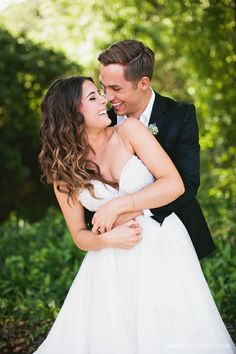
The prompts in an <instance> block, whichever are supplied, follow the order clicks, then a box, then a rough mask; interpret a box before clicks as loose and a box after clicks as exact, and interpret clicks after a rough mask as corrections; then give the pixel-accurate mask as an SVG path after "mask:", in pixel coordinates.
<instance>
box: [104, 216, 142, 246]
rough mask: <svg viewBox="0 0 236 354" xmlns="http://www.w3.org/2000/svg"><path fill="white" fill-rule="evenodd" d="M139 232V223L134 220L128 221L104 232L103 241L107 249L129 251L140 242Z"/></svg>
mask: <svg viewBox="0 0 236 354" xmlns="http://www.w3.org/2000/svg"><path fill="white" fill-rule="evenodd" d="M141 232H142V230H141V227H140V225H139V223H138V222H137V221H136V220H129V221H127V222H125V223H124V224H122V225H119V226H116V227H114V229H112V230H111V231H108V232H105V234H104V239H105V240H106V242H107V244H108V245H109V247H115V248H122V249H126V250H129V249H131V248H133V247H134V246H136V245H137V244H138V243H139V242H140V241H141V239H142V236H141Z"/></svg>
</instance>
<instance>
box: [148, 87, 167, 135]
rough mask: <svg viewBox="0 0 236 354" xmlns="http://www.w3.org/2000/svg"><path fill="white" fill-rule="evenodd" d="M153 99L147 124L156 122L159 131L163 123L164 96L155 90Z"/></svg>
mask: <svg viewBox="0 0 236 354" xmlns="http://www.w3.org/2000/svg"><path fill="white" fill-rule="evenodd" d="M155 96H156V97H155V101H154V103H153V107H152V113H151V117H150V121H149V124H153V123H156V125H157V127H158V129H159V131H160V128H161V125H162V123H163V120H164V117H165V114H164V113H165V111H166V98H165V97H163V96H161V95H159V94H158V93H156V92H155Z"/></svg>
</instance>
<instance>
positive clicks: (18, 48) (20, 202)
mask: <svg viewBox="0 0 236 354" xmlns="http://www.w3.org/2000/svg"><path fill="white" fill-rule="evenodd" d="M0 47H1V51H0V91H1V96H0V135H1V140H0V161H1V170H0V179H1V181H2V188H1V195H0V205H1V217H0V219H2V220H3V219H4V218H5V217H6V216H7V215H8V213H9V212H10V211H11V210H17V211H18V212H19V214H20V215H22V216H24V217H28V218H30V219H31V220H34V219H37V218H38V217H39V216H42V210H46V205H48V204H49V203H50V202H51V203H52V196H51V197H50V195H49V191H48V189H46V188H45V187H44V186H43V185H42V184H41V183H40V171H39V167H38V162H37V155H38V152H39V147H40V141H39V134H38V130H39V122H40V120H39V117H40V114H39V106H40V101H41V98H42V96H43V93H44V90H45V89H46V88H47V87H48V86H49V84H50V82H51V81H52V80H53V79H54V78H55V77H58V76H63V75H65V74H66V73H69V72H70V73H71V74H72V73H73V72H77V73H78V72H79V71H80V70H79V69H80V67H79V66H78V65H77V64H74V63H72V62H70V61H68V60H67V59H66V58H65V56H64V55H63V54H62V53H59V52H55V51H53V50H50V49H46V48H44V47H43V46H42V45H41V46H40V45H35V44H34V43H32V42H31V41H29V40H28V39H26V37H25V36H24V35H19V36H18V37H17V38H15V37H13V36H12V35H11V34H10V33H9V32H7V31H5V30H0ZM32 205H33V206H34V208H33V209H32ZM42 206H43V208H42Z"/></svg>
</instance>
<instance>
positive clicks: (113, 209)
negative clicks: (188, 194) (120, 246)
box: [92, 118, 184, 231]
mask: <svg viewBox="0 0 236 354" xmlns="http://www.w3.org/2000/svg"><path fill="white" fill-rule="evenodd" d="M117 133H118V134H119V135H120V137H121V139H122V140H123V141H124V143H125V144H126V145H127V148H129V149H130V150H131V151H133V153H134V154H136V155H137V156H138V157H139V158H140V159H141V160H142V161H143V163H144V164H145V165H146V166H147V168H148V169H149V170H150V172H151V173H152V174H153V175H154V177H155V178H156V181H155V182H154V183H152V184H150V185H149V186H147V187H145V188H143V189H141V190H139V191H137V192H135V193H131V194H127V195H125V196H120V197H117V198H115V199H113V200H111V201H110V202H108V203H106V204H105V205H104V206H102V207H101V208H100V209H99V211H98V212H97V213H96V214H95V215H94V217H93V220H92V222H93V225H94V227H93V231H95V230H96V229H97V227H99V226H100V227H102V228H106V229H107V230H110V229H111V228H112V225H113V224H114V222H115V220H116V218H117V216H118V215H120V214H122V213H126V212H130V211H140V210H144V209H151V208H158V207H161V206H163V205H166V204H168V203H170V202H172V201H173V200H175V199H176V198H178V197H179V196H180V195H181V194H183V193H184V184H183V181H182V179H181V177H180V175H179V173H178V171H177V169H176V167H175V166H174V164H173V162H172V161H171V159H170V158H169V156H168V155H167V153H166V152H165V151H164V149H163V148H162V147H161V145H160V144H159V143H158V142H157V141H156V139H155V138H154V136H153V135H152V134H151V132H150V131H149V130H148V129H147V128H146V127H144V125H143V124H142V123H140V122H139V121H138V120H137V119H133V118H129V119H126V120H125V121H124V122H123V123H122V124H121V125H120V126H119V128H118V131H117ZM154 156H155V158H153V157H154Z"/></svg>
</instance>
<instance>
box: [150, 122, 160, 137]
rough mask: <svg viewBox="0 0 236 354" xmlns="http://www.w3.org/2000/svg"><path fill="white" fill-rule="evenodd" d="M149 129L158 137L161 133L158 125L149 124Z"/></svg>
mask: <svg viewBox="0 0 236 354" xmlns="http://www.w3.org/2000/svg"><path fill="white" fill-rule="evenodd" d="M148 129H149V130H150V132H151V133H152V134H153V135H157V133H158V132H159V129H158V126H157V125H156V123H153V124H149V126H148Z"/></svg>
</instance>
